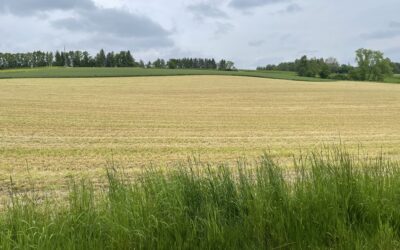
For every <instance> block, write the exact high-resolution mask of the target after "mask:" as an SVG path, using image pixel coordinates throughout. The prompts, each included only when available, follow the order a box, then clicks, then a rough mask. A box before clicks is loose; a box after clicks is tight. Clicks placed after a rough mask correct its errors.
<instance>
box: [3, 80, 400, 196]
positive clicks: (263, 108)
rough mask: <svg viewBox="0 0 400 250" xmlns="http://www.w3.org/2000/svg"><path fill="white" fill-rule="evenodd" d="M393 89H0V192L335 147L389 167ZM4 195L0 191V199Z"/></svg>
mask: <svg viewBox="0 0 400 250" xmlns="http://www.w3.org/2000/svg"><path fill="white" fill-rule="evenodd" d="M399 100H400V85H395V84H374V83H356V82H334V83H333V82H332V83H330V82H327V83H313V82H293V81H287V80H275V79H263V78H247V77H230V76H179V77H134V78H79V79H73V78H69V79H3V80H0V183H1V186H5V185H7V183H9V176H10V175H12V176H13V178H14V181H15V183H17V186H16V187H15V188H16V189H18V190H21V191H24V190H29V189H30V185H28V184H29V182H30V181H29V180H32V182H35V183H36V189H38V190H42V191H46V192H47V191H49V190H53V189H55V190H64V189H66V188H65V187H66V185H67V183H68V180H69V178H70V177H71V176H86V177H87V178H90V179H91V180H92V181H93V182H94V183H99V185H100V184H101V183H103V181H104V175H103V169H104V167H105V165H106V164H107V162H108V161H111V160H113V161H114V162H115V163H116V164H117V165H122V166H126V168H127V170H126V172H128V174H131V175H135V174H136V173H137V172H140V171H141V169H142V167H143V166H146V165H148V164H149V163H152V164H155V165H160V164H162V165H175V164H176V162H180V161H184V160H186V157H187V156H188V155H201V157H202V160H204V161H207V162H211V163H215V164H218V163H220V162H228V163H232V162H235V161H236V159H237V158H238V157H241V156H246V157H249V158H253V157H256V156H257V155H259V154H260V153H262V152H263V151H265V150H269V151H270V152H271V155H273V156H277V157H280V158H281V159H283V160H284V159H289V157H290V155H291V154H292V153H297V152H299V150H300V149H304V148H307V149H312V148H315V147H319V145H320V144H321V143H328V144H329V143H335V142H338V141H339V140H342V141H343V142H345V143H346V144H347V145H348V147H349V150H350V151H357V150H358V145H360V144H362V145H363V149H362V151H365V152H368V153H370V154H379V153H380V152H381V151H384V152H385V153H387V154H388V155H389V156H390V157H392V158H393V159H400V127H399V124H400V116H399V115H398V114H399V112H400V106H399ZM5 194H6V191H5V190H4V189H2V188H0V197H3V196H5Z"/></svg>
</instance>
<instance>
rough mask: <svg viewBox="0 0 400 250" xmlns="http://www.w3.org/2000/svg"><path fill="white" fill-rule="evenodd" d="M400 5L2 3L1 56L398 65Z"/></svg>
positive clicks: (343, 0) (339, 0)
mask: <svg viewBox="0 0 400 250" xmlns="http://www.w3.org/2000/svg"><path fill="white" fill-rule="evenodd" d="M399 11H400V1H399V0H335V1H332V0H213V1H211V0H209V1H205V0H198V1H196V0H0V51H2V52H5V51H11V52H26V51H31V50H45V51H48V50H51V51H54V50H63V47H64V46H66V48H67V50H78V49H79V50H88V51H90V52H91V53H93V52H95V51H97V50H99V49H100V48H104V49H105V50H108V51H109V50H115V51H117V50H127V49H129V50H131V51H133V53H134V56H135V58H138V59H143V60H145V61H147V60H153V59H155V58H158V57H160V58H165V59H167V58H171V57H177V58H178V57H214V58H216V59H220V58H226V59H229V60H232V61H234V62H236V65H237V66H238V67H239V68H254V67H256V66H257V65H265V64H269V63H277V62H281V61H287V60H293V59H295V58H297V57H300V56H301V55H303V54H306V55H309V56H317V57H329V56H334V57H336V58H338V59H339V61H340V62H341V63H353V62H354V59H353V57H354V51H355V50H356V49H358V48H361V47H365V48H371V49H379V50H382V51H384V52H385V54H386V56H388V57H390V58H391V59H392V60H394V61H400V14H399Z"/></svg>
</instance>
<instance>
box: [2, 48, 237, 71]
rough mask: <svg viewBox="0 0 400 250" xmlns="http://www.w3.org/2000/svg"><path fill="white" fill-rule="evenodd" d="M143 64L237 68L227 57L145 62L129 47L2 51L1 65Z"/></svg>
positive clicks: (133, 65) (173, 67) (178, 67)
mask: <svg viewBox="0 0 400 250" xmlns="http://www.w3.org/2000/svg"><path fill="white" fill-rule="evenodd" d="M46 66H47V67H51V66H64V67H141V68H159V69H162V68H165V69H214V70H217V69H218V70H235V67H234V63H233V62H231V61H227V60H224V59H222V60H220V61H219V62H216V60H215V59H214V58H211V59H208V58H182V59H169V60H167V61H165V60H164V59H157V60H155V61H154V62H151V61H149V62H148V63H147V64H145V63H144V62H143V61H142V60H139V61H136V60H135V58H134V57H133V56H132V53H131V52H130V51H129V50H127V51H120V52H108V53H106V52H105V51H104V50H103V49H101V50H100V51H99V52H98V53H97V54H96V55H95V56H92V55H90V53H89V52H87V51H79V50H78V51H68V52H60V51H56V52H55V53H53V52H43V51H35V52H28V53H0V69H16V68H35V67H46Z"/></svg>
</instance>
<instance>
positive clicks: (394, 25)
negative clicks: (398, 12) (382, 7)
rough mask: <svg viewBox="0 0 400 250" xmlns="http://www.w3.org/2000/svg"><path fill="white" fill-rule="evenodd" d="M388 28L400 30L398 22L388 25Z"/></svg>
mask: <svg viewBox="0 0 400 250" xmlns="http://www.w3.org/2000/svg"><path fill="white" fill-rule="evenodd" d="M389 27H390V28H400V22H396V21H392V22H390V24H389Z"/></svg>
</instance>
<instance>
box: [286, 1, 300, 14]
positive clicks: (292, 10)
mask: <svg viewBox="0 0 400 250" xmlns="http://www.w3.org/2000/svg"><path fill="white" fill-rule="evenodd" d="M302 10H303V8H301V7H300V5H298V4H295V3H292V4H289V5H288V6H287V7H286V12H287V13H295V12H300V11H302Z"/></svg>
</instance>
